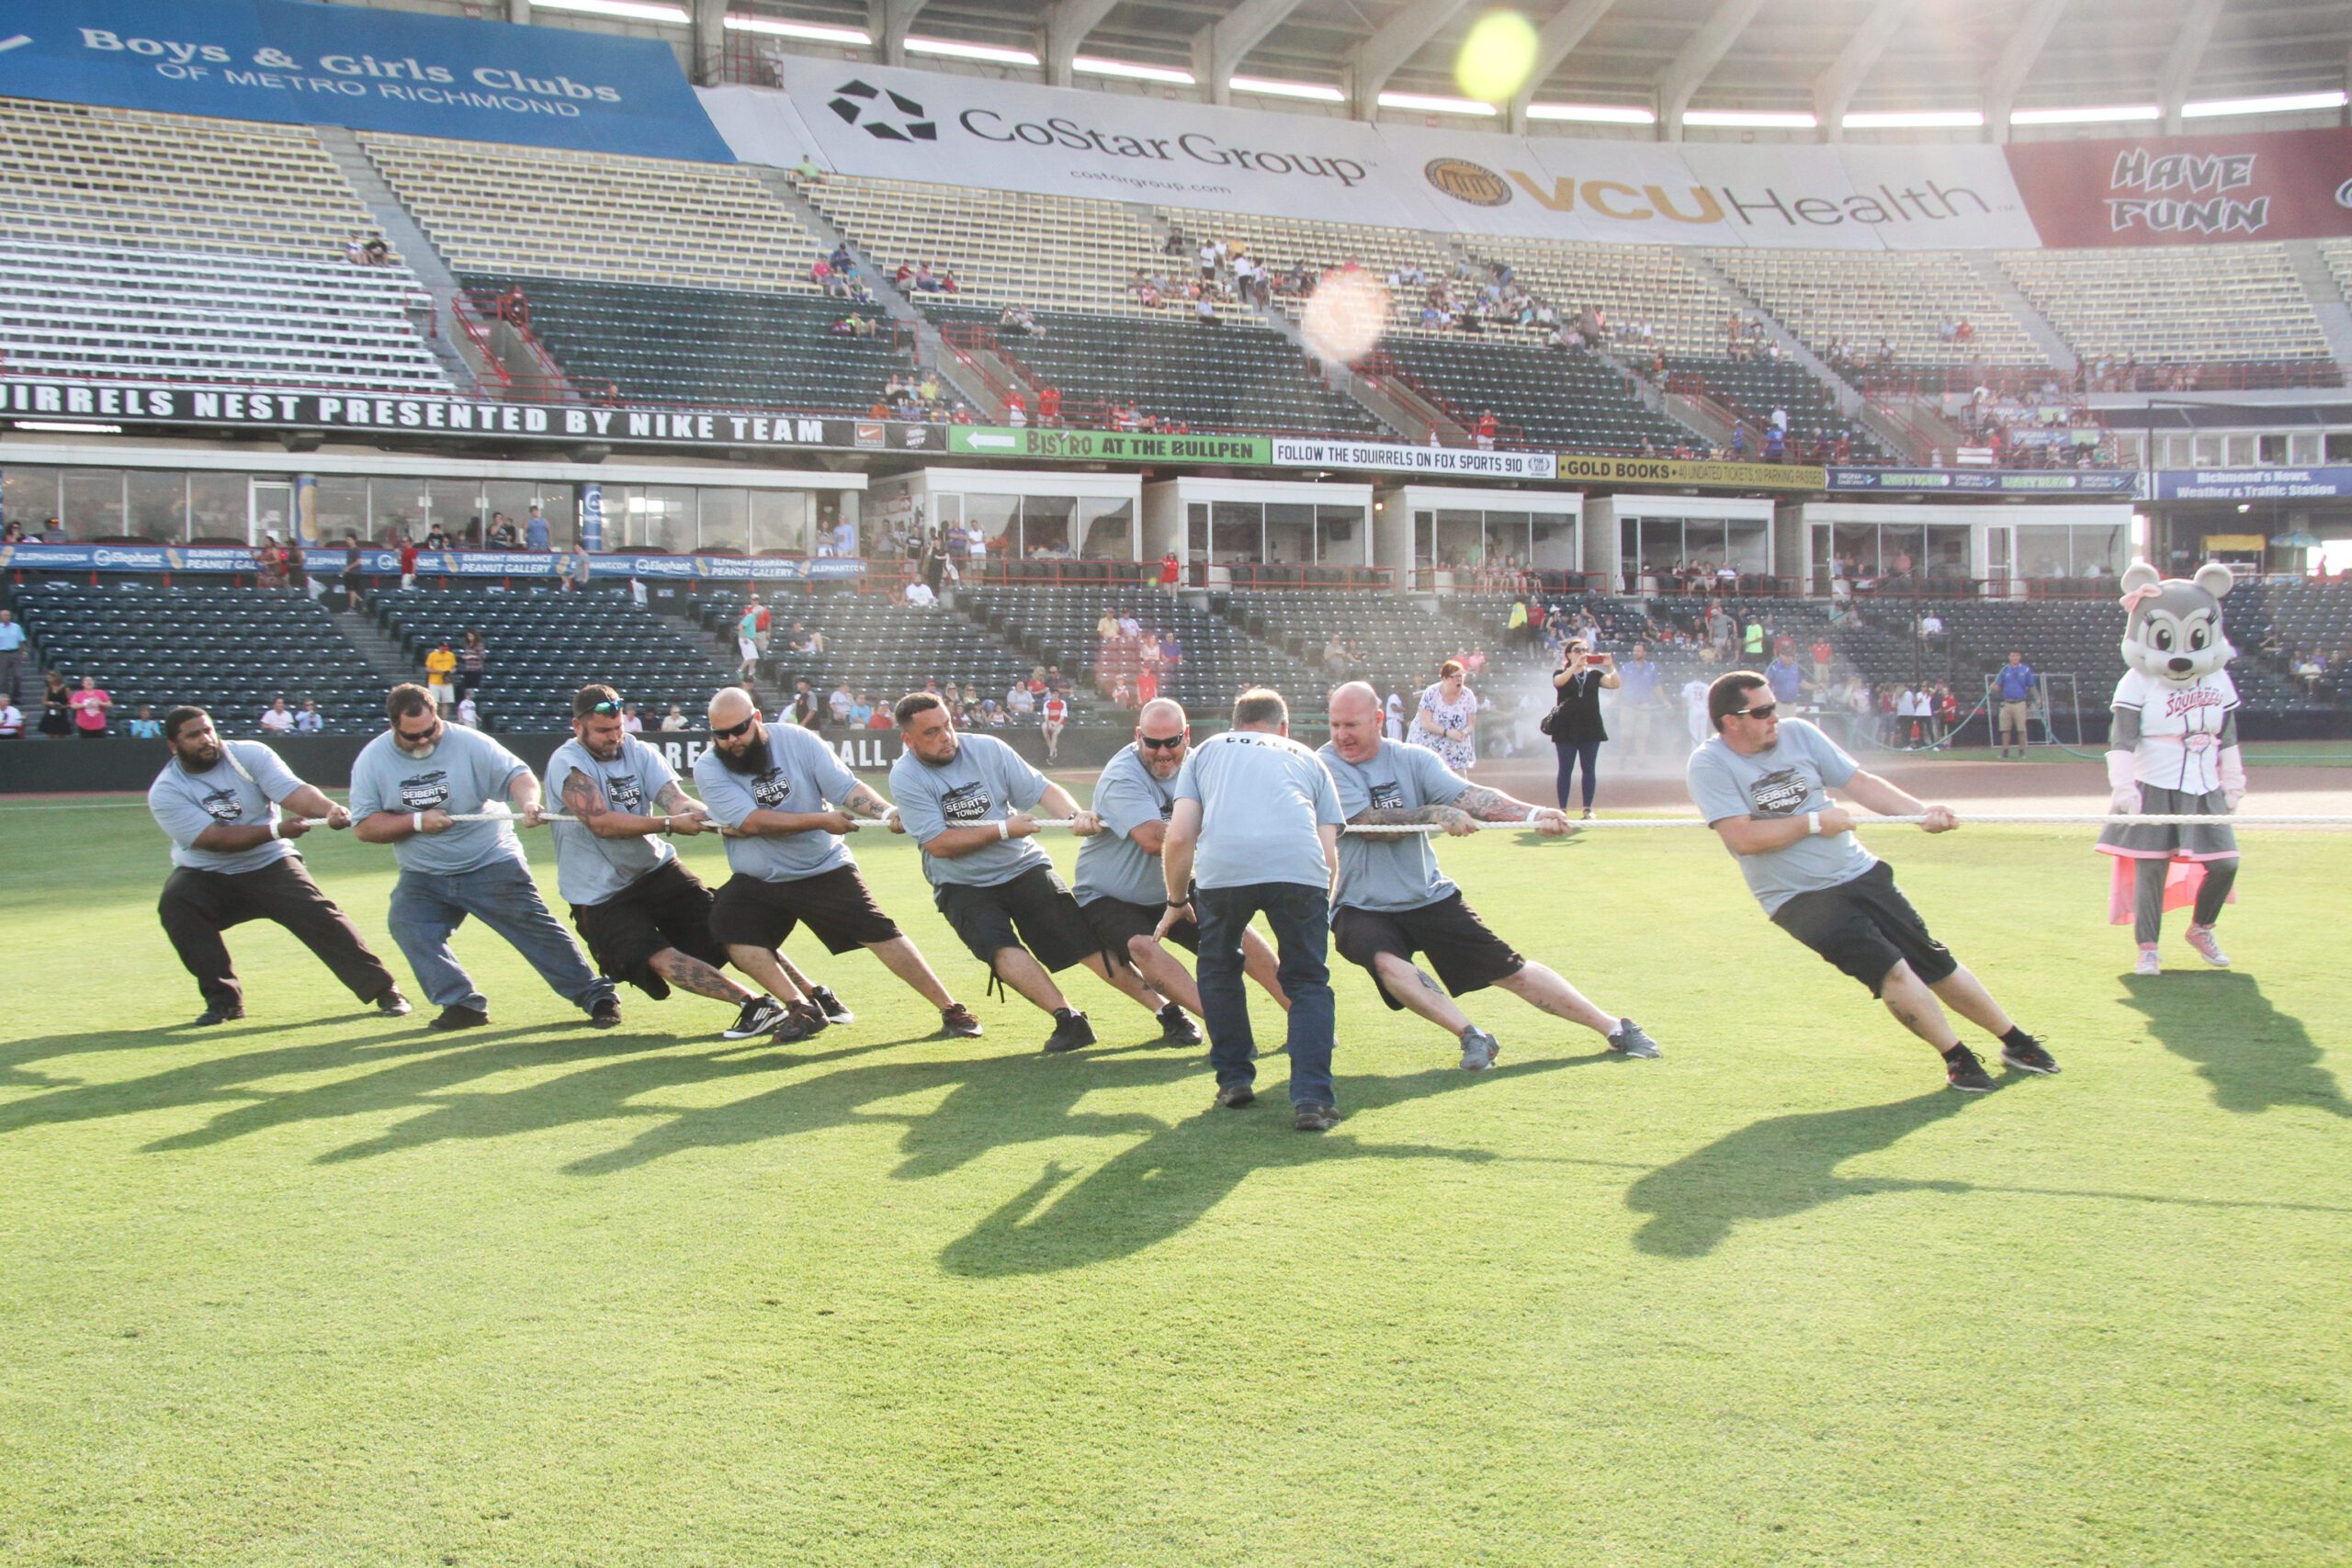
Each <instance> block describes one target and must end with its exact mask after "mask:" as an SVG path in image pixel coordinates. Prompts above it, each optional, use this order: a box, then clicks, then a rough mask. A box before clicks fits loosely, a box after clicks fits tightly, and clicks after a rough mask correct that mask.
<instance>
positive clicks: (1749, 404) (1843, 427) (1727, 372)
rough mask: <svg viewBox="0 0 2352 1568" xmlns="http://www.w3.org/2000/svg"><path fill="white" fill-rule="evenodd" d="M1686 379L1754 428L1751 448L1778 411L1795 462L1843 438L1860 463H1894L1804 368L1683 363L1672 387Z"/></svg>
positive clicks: (1759, 362) (1755, 362)
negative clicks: (1783, 414)
mask: <svg viewBox="0 0 2352 1568" xmlns="http://www.w3.org/2000/svg"><path fill="white" fill-rule="evenodd" d="M1686 377H1687V378H1691V379H1692V380H1695V381H1697V382H1698V383H1699V384H1700V385H1702V387H1704V388H1705V389H1706V394H1707V396H1708V397H1710V398H1712V399H1713V400H1715V401H1717V402H1719V403H1722V404H1723V405H1724V406H1725V407H1726V408H1728V409H1730V410H1731V411H1732V412H1734V413H1736V414H1737V415H1739V416H1740V418H1741V419H1743V420H1745V421H1746V422H1747V423H1748V424H1749V425H1750V426H1752V427H1753V429H1752V430H1751V431H1750V433H1749V440H1750V441H1751V442H1752V441H1754V440H1755V439H1756V434H1757V433H1758V432H1760V431H1761V430H1762V429H1763V428H1764V426H1765V425H1766V423H1769V422H1770V418H1771V414H1772V411H1773V410H1774V409H1776V408H1778V409H1786V410H1787V411H1788V414H1789V435H1790V438H1791V446H1792V452H1791V456H1792V457H1794V456H1796V455H1797V454H1798V453H1799V452H1802V451H1804V450H1808V449H1810V448H1811V446H1812V445H1813V443H1814V442H1815V440H1816V439H1818V438H1819V437H1822V436H1825V435H1826V436H1827V437H1828V438H1829V439H1831V440H1832V441H1835V440H1837V439H1838V437H1840V436H1843V437H1844V438H1846V439H1847V440H1848V441H1849V442H1850V443H1852V446H1853V457H1854V461H1856V462H1858V463H1886V462H1892V461H1894V458H1893V457H1890V456H1889V455H1888V453H1887V451H1886V448H1885V447H1884V446H1882V445H1881V444H1880V442H1879V440H1878V438H1877V437H1876V436H1874V435H1872V434H1871V433H1870V431H1869V430H1868V429H1867V428H1865V427H1864V426H1862V425H1861V424H1859V423H1855V422H1854V421H1852V420H1849V419H1847V418H1846V417H1844V416H1843V415H1841V414H1840V413H1838V407H1837V404H1836V402H1835V401H1834V400H1832V399H1831V396H1830V392H1829V389H1828V388H1827V387H1826V386H1824V385H1823V384H1822V382H1821V380H1820V379H1819V378H1817V377H1815V375H1814V374H1813V373H1812V372H1811V371H1809V370H1807V369H1806V368H1805V367H1804V366H1802V365H1796V364H1792V363H1791V362H1789V361H1787V360H1778V361H1775V360H1769V359H1692V360H1684V361H1682V362H1680V363H1679V364H1678V365H1677V366H1676V367H1675V369H1674V372H1673V375H1672V378H1670V379H1669V380H1668V386H1672V387H1678V388H1679V387H1680V386H1681V385H1682V383H1683V379H1684V378H1686ZM1758 450H1759V448H1758V447H1757V446H1749V447H1748V455H1749V456H1751V457H1753V456H1755V455H1756V454H1757V453H1758Z"/></svg>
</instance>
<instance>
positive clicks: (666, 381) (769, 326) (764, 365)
mask: <svg viewBox="0 0 2352 1568" xmlns="http://www.w3.org/2000/svg"><path fill="white" fill-rule="evenodd" d="M463 281H464V283H465V285H466V287H467V288H469V289H479V290H486V291H488V292H491V293H494V294H495V293H503V292H504V291H505V290H506V289H508V288H520V289H521V290H522V291H523V295H524V298H525V299H528V300H529V301H530V307H531V331H532V333H533V334H534V335H536V336H537V338H538V340H539V342H540V343H541V344H544V345H545V346H546V348H547V350H548V353H550V354H552V355H554V356H555V357H556V359H557V361H558V362H559V363H560V365H562V367H563V368H564V370H565V372H566V373H567V374H568V375H569V376H570V377H571V380H572V382H573V384H574V385H575V386H578V387H582V388H583V389H602V388H604V387H605V385H606V384H607V383H610V384H611V385H613V386H616V387H618V388H619V389H620V392H621V396H622V397H623V398H624V399H625V400H628V401H631V402H689V403H721V404H727V405H730V406H734V407H760V408H765V409H785V410H815V411H819V412H833V413H843V414H862V413H864V412H865V411H866V409H867V407H868V406H869V405H870V404H872V403H873V401H874V400H875V399H876V396H878V395H879V394H880V392H881V390H882V387H883V384H884V383H885V382H886V381H888V379H889V378H890V375H891V373H892V372H893V371H897V370H903V369H905V368H906V367H907V365H906V361H904V360H903V359H901V358H899V357H898V356H897V355H893V354H892V352H891V348H890V341H891V340H890V337H889V335H888V333H887V332H885V333H882V334H881V335H878V336H875V337H870V338H863V337H856V336H854V335H851V334H849V333H835V332H833V331H832V330H831V327H832V323H833V322H834V321H837V320H839V319H840V318H841V316H842V308H841V307H840V305H839V304H838V303H837V302H835V301H833V300H830V299H810V298H809V297H807V296H805V295H795V294H784V293H756V292H752V291H751V290H747V289H740V288H679V287H674V286H669V285H662V284H654V283H620V282H612V281H605V280H587V279H579V278H561V277H548V276H541V275H537V274H533V273H525V272H501V273H494V274H493V273H468V274H465V275H464V276H463Z"/></svg>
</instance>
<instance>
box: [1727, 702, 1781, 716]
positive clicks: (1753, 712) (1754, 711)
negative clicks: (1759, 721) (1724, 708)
mask: <svg viewBox="0 0 2352 1568" xmlns="http://www.w3.org/2000/svg"><path fill="white" fill-rule="evenodd" d="M1731 711H1732V716H1733V717H1735V718H1736V717H1738V716H1740V715H1741V714H1746V715H1747V716H1748V717H1750V718H1770V717H1771V716H1773V715H1774V714H1776V713H1778V712H1780V711H1781V705H1780V704H1778V703H1766V704H1765V705H1763V706H1762V707H1760V708H1734V709H1732V710H1731Z"/></svg>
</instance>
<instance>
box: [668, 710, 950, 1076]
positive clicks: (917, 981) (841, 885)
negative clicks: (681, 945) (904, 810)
mask: <svg viewBox="0 0 2352 1568" xmlns="http://www.w3.org/2000/svg"><path fill="white" fill-rule="evenodd" d="M695 784H698V785H700V786H701V789H702V798H703V807H704V809H705V810H707V812H709V813H710V816H711V818H712V819H713V820H715V821H716V822H718V825H719V828H720V830H721V831H722V832H724V833H725V835H726V837H727V863H728V865H729V868H730V869H731V870H733V872H734V873H735V874H734V876H733V877H732V878H730V879H729V881H728V884H727V886H724V887H722V888H720V889H719V890H718V897H717V899H716V900H715V901H714V902H713V903H712V905H711V909H710V932H711V935H712V936H714V937H716V938H717V939H718V941H719V942H721V943H723V944H724V945H725V947H726V950H727V956H728V958H729V960H730V961H731V962H732V963H733V964H734V965H735V967H736V968H738V969H741V970H742V971H743V973H745V974H746V975H749V976H752V978H753V979H755V980H758V981H760V982H761V983H762V984H763V985H765V986H766V987H768V989H769V991H770V992H771V993H772V994H773V995H775V996H778V997H786V998H789V997H794V996H797V994H798V993H799V992H801V991H804V990H805V991H807V992H808V993H809V999H810V1000H811V1001H813V1002H814V1003H815V1004H816V1005H817V1008H818V1010H819V1016H820V1018H821V1019H825V1020H827V1021H831V1022H835V1023H848V1022H851V1021H852V1017H851V1014H850V1012H849V1010H847V1009H846V1008H843V1007H842V1005H841V1003H840V1002H839V1000H838V999H836V998H834V996H833V994H832V992H831V991H829V990H827V989H826V988H825V987H822V986H811V985H809V982H808V980H807V979H806V977H805V976H802V975H801V974H800V972H799V971H798V970H797V969H795V968H794V967H793V965H792V963H791V961H790V960H789V959H787V958H786V957H785V956H784V953H782V951H781V947H782V944H783V942H784V939H785V938H786V937H787V936H790V935H791V934H792V931H793V928H794V927H796V926H799V925H806V926H807V927H808V928H809V931H812V932H814V933H815V934H816V937H817V940H818V941H820V942H823V943H824V944H825V951H827V952H828V953H847V952H849V951H850V950H851V949H853V948H858V947H863V948H865V950H866V951H867V952H868V953H872V954H874V956H875V957H876V958H878V959H880V960H881V961H882V966H883V967H884V968H886V969H888V970H889V971H890V973H891V974H893V975H896V976H898V977H899V979H901V980H904V981H905V982H906V983H907V984H908V985H909V986H910V987H913V988H914V990H915V992H916V993H917V994H918V995H920V996H921V997H922V998H923V1000H925V1001H927V1002H929V1003H930V1004H931V1005H932V1006H933V1007H935V1008H937V1009H938V1010H939V1021H940V1028H941V1030H942V1031H943V1032H945V1033H948V1034H951V1035H956V1036H959V1037H961V1038H965V1039H969V1038H972V1037H974V1036H977V1035H978V1033H979V1032H980V1021H979V1020H978V1019H977V1018H974V1017H973V1016H972V1010H971V1009H969V1008H967V1007H966V1006H965V1005H964V1004H963V1003H961V1002H959V1001H957V1000H956V998H954V997H953V996H951V995H949V994H948V990H947V987H944V986H943V985H941V984H940V983H939V976H936V975H934V974H933V973H932V969H931V965H930V964H928V963H927V962H925V961H924V959H923V955H922V953H921V952H920V951H918V950H917V949H916V947H915V944H914V943H913V942H910V940H908V938H907V937H906V935H905V934H904V933H903V932H901V931H899V926H898V922H897V921H895V920H893V919H890V917H889V916H888V915H886V914H884V913H883V912H882V908H881V906H880V905H878V904H876V902H875V901H874V895H873V894H872V893H871V892H869V891H867V889H866V886H865V877H864V876H862V875H861V874H859V872H858V869H857V863H856V862H855V861H854V860H853V859H852V858H851V857H850V852H849V846H848V845H847V844H846V843H844V842H843V841H842V835H843V834H846V833H853V832H855V831H856V830H857V828H858V824H859V823H860V822H861V821H865V822H887V821H888V820H889V819H890V818H891V817H892V815H893V810H892V807H890V805H889V803H888V802H887V801H885V800H884V799H883V798H882V797H881V796H880V795H876V794H875V793H874V791H873V790H872V789H870V788H869V787H867V786H866V785H865V784H862V783H860V782H859V781H858V779H857V777H856V775H854V774H853V773H851V772H850V771H849V769H848V768H847V767H846V766H844V765H843V763H842V760H841V757H840V756H839V754H837V753H836V752H835V751H834V750H833V749H832V748H831V747H830V746H828V745H826V744H825V742H824V741H823V740H822V739H820V738H819V737H818V736H816V735H813V734H811V733H810V732H809V731H808V730H806V729H802V728H798V727H797V726H794V725H789V724H780V725H778V726H776V727H775V728H773V729H771V728H768V726H767V724H766V723H765V722H764V721H763V719H762V718H761V717H760V710H759V707H758V705H756V704H754V703H753V702H752V696H751V694H750V693H748V692H746V691H744V690H743V689H742V688H741V687H740V686H729V687H726V688H724V689H723V690H721V691H720V692H719V694H718V695H717V696H715V697H713V698H711V700H710V750H707V751H705V752H704V753H703V754H702V756H701V757H700V758H699V759H698V760H697V761H695Z"/></svg>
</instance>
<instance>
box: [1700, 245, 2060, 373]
mask: <svg viewBox="0 0 2352 1568" xmlns="http://www.w3.org/2000/svg"><path fill="white" fill-rule="evenodd" d="M1707 259H1708V260H1709V261H1711V262H1713V263H1714V265H1717V266H1719V267H1721V268H1722V269H1723V271H1724V276H1727V277H1729V278H1730V279H1731V280H1732V281H1733V282H1734V283H1736V284H1737V285H1738V286H1739V287H1740V288H1741V290H1742V291H1743V292H1745V293H1746V294H1747V296H1748V298H1750V299H1754V300H1755V301H1756V302H1757V303H1758V304H1759V305H1761V306H1763V307H1764V309H1766V310H1770V312H1771V313H1772V314H1773V316H1774V317H1775V318H1776V319H1778V320H1779V321H1780V322H1781V325H1782V326H1784V327H1786V328H1788V329H1789V331H1791V332H1792V333H1795V334H1796V335H1797V337H1798V338H1799V339H1800V340H1802V341H1803V342H1804V345H1805V346H1806V347H1807V348H1810V349H1812V350H1813V351H1814V352H1815V353H1816V354H1826V352H1827V351H1828V349H1829V346H1830V345H1831V344H1836V343H1843V344H1847V345H1848V346H1849V348H1850V349H1851V350H1852V351H1853V352H1855V353H1858V354H1876V353H1877V352H1878V351H1879V348H1880V345H1881V344H1884V345H1885V346H1886V347H1887V348H1891V349H1893V350H1894V363H1895V364H1897V365H1904V366H1962V365H1974V364H1984V365H1996V366H2008V365H2017V366H2036V365H2043V364H2046V363H2048V358H2047V356H2046V355H2044V354H2043V353H2042V352H2041V347H2040V346H2039V345H2038V344H2035V342H2034V341H2033V339H2032V338H2031V337H2030V336H2029V335H2028V334H2027V333H2026V330H2025V328H2024V327H2023V326H2022V325H2021V324H2020V323H2019V322H2018V319H2017V318H2016V317H2015V316H2012V315H2011V314H2009V312H2008V310H2007V307H2006V306H2004V305H2002V303H2001V302H2000V301H1999V300H1998V299H1995V298H1994V297H1993V291H1992V290H1991V289H1990V288H1986V287H1985V280H1984V279H1983V278H1982V277H1980V276H1977V273H1976V269H1975V268H1974V267H1973V266H1971V265H1969V263H1968V258H1967V257H1966V256H1964V255H1962V254H1959V253H1958V252H1954V251H1776V250H1763V249H1741V250H1735V251H1710V252H1708V253H1707ZM1962 320H1964V321H1967V322H1968V325H1969V328H1970V333H1969V337H1968V339H1967V341H1965V342H1958V341H1954V340H1953V339H1951V338H1947V337H1945V336H1943V335H1942V333H1941V328H1942V324H1943V323H1944V322H1945V321H1962ZM1723 349H1724V334H1723V330H1722V326H1721V323H1720V322H1718V323H1717V325H1716V330H1715V336H1714V341H1713V343H1710V344H1705V345H1703V346H1702V348H1701V350H1700V352H1701V353H1703V354H1708V355H1720V354H1721V353H1722V352H1723Z"/></svg>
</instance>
